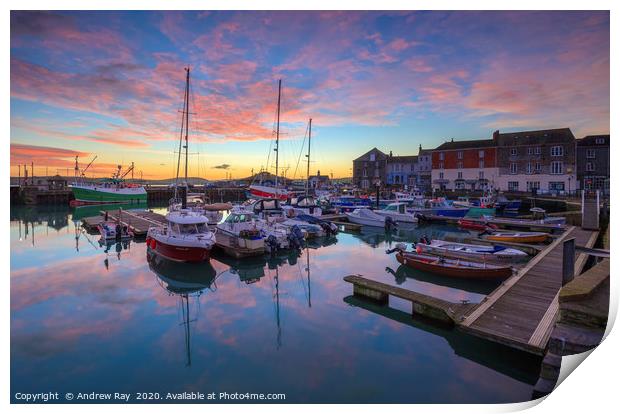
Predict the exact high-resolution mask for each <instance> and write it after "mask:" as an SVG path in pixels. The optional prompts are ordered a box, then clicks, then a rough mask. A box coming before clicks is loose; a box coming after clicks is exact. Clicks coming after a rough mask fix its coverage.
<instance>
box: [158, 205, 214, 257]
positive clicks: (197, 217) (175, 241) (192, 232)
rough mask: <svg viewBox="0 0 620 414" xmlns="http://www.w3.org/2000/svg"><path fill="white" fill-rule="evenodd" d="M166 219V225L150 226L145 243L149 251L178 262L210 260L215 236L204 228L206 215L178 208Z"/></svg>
mask: <svg viewBox="0 0 620 414" xmlns="http://www.w3.org/2000/svg"><path fill="white" fill-rule="evenodd" d="M166 220H167V221H168V224H167V225H166V226H164V227H151V228H150V229H149V231H148V233H147V236H146V245H147V246H148V248H149V249H150V251H152V252H154V253H157V254H159V255H160V256H163V257H165V258H166V259H169V260H175V261H178V262H202V261H205V260H209V258H210V252H211V248H212V247H213V245H214V244H215V235H214V234H213V232H211V231H210V230H209V228H208V227H207V223H208V221H209V220H208V219H207V217H205V216H203V215H201V214H198V213H194V212H191V211H188V210H183V209H181V210H175V211H171V212H170V213H168V214H167V215H166Z"/></svg>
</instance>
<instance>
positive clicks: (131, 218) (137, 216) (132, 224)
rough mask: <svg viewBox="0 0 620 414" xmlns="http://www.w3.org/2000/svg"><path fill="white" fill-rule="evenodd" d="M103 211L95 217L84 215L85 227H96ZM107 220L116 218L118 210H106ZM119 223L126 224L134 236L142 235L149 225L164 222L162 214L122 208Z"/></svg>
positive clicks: (102, 217)
mask: <svg viewBox="0 0 620 414" xmlns="http://www.w3.org/2000/svg"><path fill="white" fill-rule="evenodd" d="M105 213H106V212H105V211H101V215H99V216H95V217H85V218H83V219H82V222H83V223H84V225H85V226H86V227H89V228H93V227H96V226H97V224H99V223H100V222H101V221H102V220H104V215H105ZM107 214H108V220H117V219H118V216H119V213H118V210H112V211H107ZM121 223H122V224H123V225H125V226H127V227H128V228H129V229H130V230H131V231H132V232H133V234H134V236H136V237H144V236H146V233H147V232H148V230H149V228H150V227H156V226H163V225H164V224H165V223H166V219H165V218H164V216H162V215H161V214H158V213H154V212H152V211H149V210H123V211H122V213H121Z"/></svg>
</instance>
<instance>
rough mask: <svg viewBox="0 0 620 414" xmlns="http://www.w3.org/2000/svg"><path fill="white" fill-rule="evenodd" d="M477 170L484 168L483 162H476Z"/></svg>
mask: <svg viewBox="0 0 620 414" xmlns="http://www.w3.org/2000/svg"><path fill="white" fill-rule="evenodd" d="M478 168H484V160H480V161H478Z"/></svg>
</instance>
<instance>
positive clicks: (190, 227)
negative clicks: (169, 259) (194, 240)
mask: <svg viewBox="0 0 620 414" xmlns="http://www.w3.org/2000/svg"><path fill="white" fill-rule="evenodd" d="M180 228H181V234H197V233H198V229H197V228H196V224H181V226H180Z"/></svg>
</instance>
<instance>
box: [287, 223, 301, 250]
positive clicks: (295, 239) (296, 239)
mask: <svg viewBox="0 0 620 414" xmlns="http://www.w3.org/2000/svg"><path fill="white" fill-rule="evenodd" d="M288 238H289V244H290V245H291V247H292V248H294V249H300V248H301V247H302V246H303V243H304V234H303V233H302V231H301V229H300V228H299V226H293V227H291V234H290V235H289V237H288Z"/></svg>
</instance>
